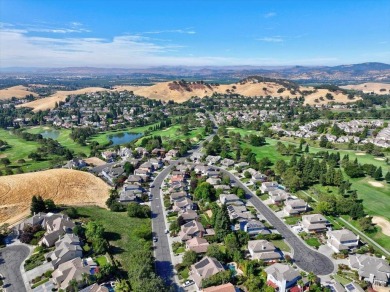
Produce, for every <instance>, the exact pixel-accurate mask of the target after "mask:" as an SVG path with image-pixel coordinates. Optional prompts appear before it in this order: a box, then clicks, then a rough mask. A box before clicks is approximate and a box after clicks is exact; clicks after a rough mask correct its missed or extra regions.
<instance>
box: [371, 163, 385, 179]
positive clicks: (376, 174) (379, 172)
mask: <svg viewBox="0 0 390 292" xmlns="http://www.w3.org/2000/svg"><path fill="white" fill-rule="evenodd" d="M373 178H374V179H376V180H381V179H382V178H383V174H382V167H380V166H379V167H378V168H377V169H376V171H375V172H374V175H373Z"/></svg>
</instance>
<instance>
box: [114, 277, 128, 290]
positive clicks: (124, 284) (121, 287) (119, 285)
mask: <svg viewBox="0 0 390 292" xmlns="http://www.w3.org/2000/svg"><path fill="white" fill-rule="evenodd" d="M115 291H116V292H129V291H130V286H129V284H128V283H127V282H126V281H125V280H120V281H119V282H117V283H116V284H115Z"/></svg>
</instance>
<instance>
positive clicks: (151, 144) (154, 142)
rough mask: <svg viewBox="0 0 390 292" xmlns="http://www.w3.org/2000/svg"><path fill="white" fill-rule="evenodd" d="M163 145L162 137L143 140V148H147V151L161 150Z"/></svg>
mask: <svg viewBox="0 0 390 292" xmlns="http://www.w3.org/2000/svg"><path fill="white" fill-rule="evenodd" d="M162 145H163V142H162V138H161V136H150V137H145V138H143V139H142V140H141V144H140V146H141V147H144V148H146V150H147V151H149V152H150V151H152V150H153V149H154V148H161V147H162Z"/></svg>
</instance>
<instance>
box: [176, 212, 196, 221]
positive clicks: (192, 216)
mask: <svg viewBox="0 0 390 292" xmlns="http://www.w3.org/2000/svg"><path fill="white" fill-rule="evenodd" d="M178 216H179V217H181V218H183V220H184V221H186V222H188V221H192V220H197V219H198V217H199V215H198V213H197V212H196V211H194V210H191V209H190V210H184V211H183V210H180V211H179V213H178Z"/></svg>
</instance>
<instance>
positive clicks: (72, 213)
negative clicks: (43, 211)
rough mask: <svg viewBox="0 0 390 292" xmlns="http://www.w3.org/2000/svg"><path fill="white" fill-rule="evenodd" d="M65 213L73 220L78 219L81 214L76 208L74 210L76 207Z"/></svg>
mask: <svg viewBox="0 0 390 292" xmlns="http://www.w3.org/2000/svg"><path fill="white" fill-rule="evenodd" d="M64 213H65V214H66V215H68V217H69V218H71V219H76V218H77V217H79V214H78V212H77V210H76V208H74V207H70V208H68V209H67V210H66V211H65V212H64Z"/></svg>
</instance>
